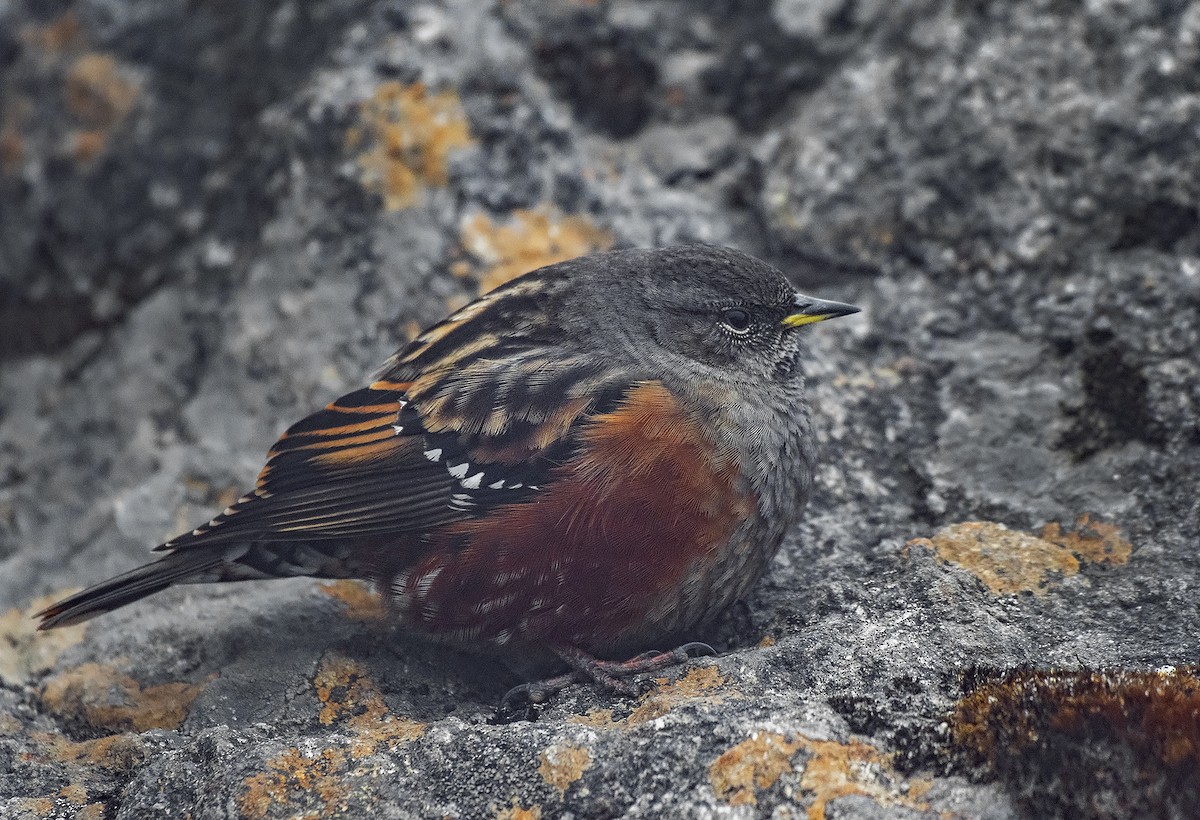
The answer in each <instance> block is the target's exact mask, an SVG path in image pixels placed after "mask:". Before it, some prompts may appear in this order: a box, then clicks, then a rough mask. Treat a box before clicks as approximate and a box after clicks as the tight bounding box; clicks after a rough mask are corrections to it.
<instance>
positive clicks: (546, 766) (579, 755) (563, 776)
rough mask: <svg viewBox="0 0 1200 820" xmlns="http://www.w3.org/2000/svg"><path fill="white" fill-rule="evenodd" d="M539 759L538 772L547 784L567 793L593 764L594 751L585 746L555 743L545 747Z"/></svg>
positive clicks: (561, 792)
mask: <svg viewBox="0 0 1200 820" xmlns="http://www.w3.org/2000/svg"><path fill="white" fill-rule="evenodd" d="M538 759H539V760H540V761H541V762H540V763H539V764H538V774H540V775H541V776H542V780H545V781H546V783H547V784H549V785H551V786H553V787H554V788H556V789H558V792H559V794H565V793H566V791H567V789H568V788H569V787H570V786H571V784H572V783H574V782H575V781H577V780H578V779H579V778H581V777H583V773H584V772H586V771H587V770H588V767H589V766H591V765H592V753H591V752H590V751H588V749H587V748H586V747H584V746H575V745H572V744H570V743H555V744H554V745H552V746H550V747H549V748H547V749H544V750H543V751H542V753H541V754H540V755H538Z"/></svg>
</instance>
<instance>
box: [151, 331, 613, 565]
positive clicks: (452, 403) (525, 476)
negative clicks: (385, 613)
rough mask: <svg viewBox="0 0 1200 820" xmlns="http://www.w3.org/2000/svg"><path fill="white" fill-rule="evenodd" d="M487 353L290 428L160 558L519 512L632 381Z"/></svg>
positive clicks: (527, 356)
mask: <svg viewBox="0 0 1200 820" xmlns="http://www.w3.org/2000/svg"><path fill="white" fill-rule="evenodd" d="M498 347H499V346H494V347H493V348H492V349H491V351H490V354H491V355H487V356H479V355H472V356H466V357H464V356H457V357H454V358H453V361H449V362H443V361H439V362H437V363H436V364H437V366H435V367H428V366H426V365H428V364H429V363H428V362H427V361H421V357H419V356H417V357H414V358H413V359H412V360H410V361H406V362H393V364H392V365H391V366H390V367H389V368H388V371H387V372H385V373H384V374H381V376H380V378H379V380H378V381H376V382H374V383H373V384H371V385H370V386H369V387H365V388H362V389H360V390H356V391H354V392H352V393H349V394H347V395H345V396H343V397H341V398H340V399H338V400H337V401H335V402H333V403H332V404H330V405H328V406H327V407H325V408H324V409H323V410H321V411H319V412H317V413H314V414H313V415H311V416H308V417H307V418H305V419H303V420H301V421H300V422H298V423H296V424H294V425H293V426H292V427H290V428H289V429H288V430H287V432H285V433H284V434H283V436H282V437H281V438H280V439H279V441H278V442H277V443H276V444H275V446H274V447H272V448H271V451H270V453H269V457H268V461H267V464H266V466H265V467H264V468H263V470H262V473H261V474H260V475H259V479H258V483H257V486H256V487H255V489H254V490H253V491H252V492H250V493H247V494H246V495H245V496H243V497H242V498H240V499H238V500H237V501H236V502H235V503H234V504H232V505H230V506H229V507H228V508H226V509H225V511H224V512H222V513H221V514H220V515H218V516H217V517H215V518H214V519H212V520H211V521H210V522H208V523H207V524H205V525H203V526H201V527H198V528H197V529H195V530H192V531H191V532H189V533H186V534H184V535H181V536H179V537H177V538H174V539H172V540H171V541H168V542H167V543H165V544H163V545H162V546H160V547H158V549H159V550H182V549H189V548H193V547H200V546H209V545H216V544H219V543H228V542H231V541H246V540H253V541H255V542H258V543H261V542H272V541H274V542H279V541H292V540H304V541H313V540H320V539H340V538H347V537H357V536H364V535H378V534H387V533H420V532H428V531H430V530H432V529H435V528H436V527H438V526H440V525H442V524H447V523H450V522H453V521H460V520H463V519H467V518H472V517H476V516H480V515H482V514H483V513H485V512H486V511H487V510H488V509H490V508H492V507H495V506H497V505H500V504H511V503H517V502H521V501H526V500H528V499H530V498H531V497H533V496H535V495H536V494H537V493H539V492H540V491H542V490H544V489H545V488H546V487H547V485H548V484H549V483H550V482H552V481H553V480H554V477H553V473H552V471H553V469H554V468H555V467H556V466H558V465H560V464H562V463H563V462H565V461H566V460H567V459H568V458H570V455H571V453H572V452H574V450H575V448H576V447H577V446H578V443H579V437H580V430H581V428H582V426H583V425H582V421H583V420H584V419H586V418H588V417H591V416H593V415H595V414H597V413H601V412H605V411H607V410H609V409H611V408H612V407H613V406H615V404H616V402H617V401H619V400H620V397H621V396H622V395H623V394H624V392H625V391H626V390H627V389H628V387H629V384H630V380H629V377H628V375H627V374H626V373H624V372H622V371H619V370H613V369H611V368H610V369H603V368H601V367H599V366H597V365H595V364H594V363H592V362H590V361H589V360H588V357H584V356H579V355H576V356H564V355H562V352H561V351H560V350H558V349H556V348H552V347H547V346H539V345H534V346H530V345H526V346H525V347H523V348H521V347H513V346H505V348H504V349H503V350H499V349H498ZM479 352H480V351H479V350H476V351H475V353H479Z"/></svg>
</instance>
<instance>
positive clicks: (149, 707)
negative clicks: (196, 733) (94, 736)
mask: <svg viewBox="0 0 1200 820" xmlns="http://www.w3.org/2000/svg"><path fill="white" fill-rule="evenodd" d="M215 677H216V675H213V676H211V677H209V678H208V680H205V681H203V682H201V683H164V684H160V685H158V686H147V687H145V688H142V686H141V684H139V683H138V682H137V681H136V680H134V679H133V678H131V677H130V676H129V675H127V674H125V673H124V672H121V671H120V670H118V669H116V668H114V667H112V666H108V665H103V664H98V663H85V664H83V665H82V666H77V667H75V668H74V669H68V670H66V671H64V672H60V673H58V674H57V675H54V676H52V677H51V678H49V679H48V680H47V681H46V683H45V685H44V686H43V687H42V704H43V705H44V706H45V707H46V708H47V709H49V710H50V711H52V712H55V713H57V714H60V715H63V716H66V717H71V718H78V719H82V720H85V721H87V722H88V723H90V724H91V725H92V726H95V727H97V728H105V729H111V730H114V731H130V730H132V731H135V732H145V731H148V730H150V729H178V728H179V726H180V724H182V723H183V721H184V719H185V718H186V717H187V714H188V709H189V708H190V707H191V705H192V701H194V700H195V699H196V696H197V695H199V694H200V693H201V692H202V691H203V690H204V687H205V686H207V685H208V683H209V681H211V680H212V679H213V678H215Z"/></svg>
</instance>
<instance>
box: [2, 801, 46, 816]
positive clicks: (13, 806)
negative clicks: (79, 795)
mask: <svg viewBox="0 0 1200 820" xmlns="http://www.w3.org/2000/svg"><path fill="white" fill-rule="evenodd" d="M6 807H7V808H8V809H9V810H10V811H11V812H13V817H14V818H15V820H24V818H26V817H30V818H33V817H50V816H51V814H53V812H54V801H53V800H52V799H51V798H49V797H16V798H13V799H12V800H9V801H6Z"/></svg>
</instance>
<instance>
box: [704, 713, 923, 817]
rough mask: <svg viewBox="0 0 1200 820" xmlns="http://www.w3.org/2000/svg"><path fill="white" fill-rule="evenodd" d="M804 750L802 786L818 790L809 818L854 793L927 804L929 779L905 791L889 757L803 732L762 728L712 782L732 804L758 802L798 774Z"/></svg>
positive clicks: (721, 763)
mask: <svg viewBox="0 0 1200 820" xmlns="http://www.w3.org/2000/svg"><path fill="white" fill-rule="evenodd" d="M801 750H803V751H805V752H806V753H807V755H808V760H807V762H806V763H805V765H804V771H803V772H802V774H801V776H800V788H801V789H803V790H804V791H806V792H811V793H812V794H813V801H812V803H810V804H809V806H808V810H807V816H808V818H809V820H822V818H824V817H825V810H826V808H827V807H828V805H829V803H830V801H832V800H836V799H837V798H839V797H845V796H847V795H851V794H857V795H863V796H865V797H870V798H871V799H873V800H876V801H877V802H880V803H883V804H885V805H903V806H908V807H910V808H915V809H918V810H925V809H926V808H928V807H927V806H926V805H924V804H923V803H921V802H919V801H920V798H921V797H922V796H923V795H924V794H925V793H926V792H928V791H929V789H930V787H931V785H932V784H931V783H930V782H929V781H926V780H910V781H907V782H903V786H904V788H903V789H902V788H901V782H900V779H899V778H897V777H896V776H895V773H894V772H893V771H892V769H891V766H890V763H889V761H888V759H887V756H886V755H884V754H883V753H881V752H880V751H879V750H878V749H876V748H875V747H874V746H871V745H869V744H866V743H861V742H859V741H851V742H849V743H839V742H837V741H833V740H814V739H812V738H808V737H805V736H804V735H796V736H794V737H790V738H789V737H788V736H786V735H782V734H779V733H776V732H757V733H755V734H753V735H751V736H750V737H749V738H748V739H746V740H744V741H742V742H741V743H739V744H737V745H736V746H734V747H733V748H731V749H729V750H728V751H726V752H725V753H724V754H722V755H721V756H720V757H718V758H717V759H716V760H715V761H714V762H713V763H712V765H711V766H709V769H708V776H709V782H710V783H711V785H712V788H713V791H714V792H716V794H717V796H718V797H720V798H721V799H723V800H725V801H726V802H728V803H729V804H730V805H734V806H738V805H751V806H756V805H758V797H759V793H760V792H762V791H764V790H766V789H769V788H771V787H772V786H774V785H775V783H776V782H778V781H779V779H780V778H781V777H783V776H784V775H785V774H791V773H792V772H793V766H792V758H793V757H794V756H795V755H796V753H797V752H799V751H801Z"/></svg>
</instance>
